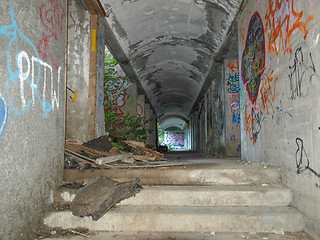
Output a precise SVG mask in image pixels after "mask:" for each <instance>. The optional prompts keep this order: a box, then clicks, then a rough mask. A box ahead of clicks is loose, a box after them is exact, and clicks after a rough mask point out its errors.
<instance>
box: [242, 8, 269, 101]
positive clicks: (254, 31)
mask: <svg viewBox="0 0 320 240" xmlns="http://www.w3.org/2000/svg"><path fill="white" fill-rule="evenodd" d="M264 44H265V40H264V30H263V23H262V21H261V17H260V15H259V13H258V12H255V13H254V14H253V15H252V17H251V20H250V23H249V27H248V33H247V38H246V42H245V48H244V52H243V55H242V62H241V75H242V80H243V82H244V84H245V85H246V89H247V92H248V95H249V98H250V100H251V102H252V103H254V102H255V101H256V99H257V97H258V91H259V86H260V80H261V76H262V74H263V71H264V68H265V48H264Z"/></svg>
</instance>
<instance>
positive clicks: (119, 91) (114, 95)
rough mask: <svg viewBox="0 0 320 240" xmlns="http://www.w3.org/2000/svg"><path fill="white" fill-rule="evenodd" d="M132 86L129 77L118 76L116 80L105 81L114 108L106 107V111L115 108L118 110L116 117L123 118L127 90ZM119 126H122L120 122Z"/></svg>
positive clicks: (108, 96)
mask: <svg viewBox="0 0 320 240" xmlns="http://www.w3.org/2000/svg"><path fill="white" fill-rule="evenodd" d="M130 87H131V82H130V80H129V79H128V78H123V77H118V78H117V79H116V80H115V81H114V80H113V79H110V80H108V81H107V82H106V83H105V90H106V91H105V92H106V96H107V101H108V102H109V103H110V104H111V107H112V108H110V107H109V108H106V109H105V111H110V110H113V111H115V112H116V118H117V119H119V120H120V119H122V118H123V117H124V112H123V111H122V107H124V106H125V105H126V91H127V90H128V89H129V88H130ZM116 126H117V128H121V127H122V126H121V125H120V124H116Z"/></svg>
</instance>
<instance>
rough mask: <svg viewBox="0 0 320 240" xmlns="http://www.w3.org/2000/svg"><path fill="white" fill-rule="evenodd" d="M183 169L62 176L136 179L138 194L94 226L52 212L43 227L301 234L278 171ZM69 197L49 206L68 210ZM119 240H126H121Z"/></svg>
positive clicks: (68, 193)
mask: <svg viewBox="0 0 320 240" xmlns="http://www.w3.org/2000/svg"><path fill="white" fill-rule="evenodd" d="M183 163H184V166H179V167H170V168H156V169H131V170H128V169H108V170H97V171H94V172H92V171H85V172H79V171H77V170H67V171H66V172H65V180H66V181H77V182H83V181H89V180H90V178H92V177H94V176H101V175H102V176H103V175H104V176H108V177H111V178H113V179H116V180H118V181H127V180H132V179H135V178H136V177H139V178H140V179H141V181H142V184H143V185H144V189H143V190H142V191H141V192H140V193H138V194H137V195H136V197H133V198H130V199H127V200H125V201H123V202H121V203H120V204H118V205H117V206H116V207H115V208H113V209H111V210H110V211H109V212H107V213H106V214H105V215H104V216H103V217H102V218H101V219H100V220H98V221H93V220H91V217H85V218H80V217H76V216H73V215H72V213H71V212H70V211H54V212H48V213H47V214H46V215H45V217H44V224H45V225H47V226H48V227H61V228H67V229H68V228H73V229H74V228H88V229H89V230H90V231H104V232H118V233H120V232H132V233H135V234H138V232H140V233H141V234H142V235H143V234H146V233H157V234H159V233H160V234H161V233H163V234H168V233H169V234H173V233H185V234H186V233H189V234H199V233H203V234H211V237H212V236H213V234H214V236H216V235H215V233H220V232H222V233H231V234H238V233H249V232H251V233H252V232H254V233H256V232H259V233H274V234H279V233H281V234H282V233H284V232H299V231H303V229H304V219H303V217H302V215H301V214H300V213H299V212H298V211H297V210H296V209H294V208H292V207H290V202H291V200H292V194H291V191H290V190H289V189H288V188H287V187H286V186H284V185H283V184H282V183H281V176H280V170H279V169H277V168H274V167H270V166H266V165H246V164H240V163H239V162H237V161H232V160H214V159H202V160H201V159H198V160H197V161H191V160H190V161H188V160H186V161H183ZM75 191H76V190H75V189H67V188H61V189H59V190H57V191H56V193H55V201H56V202H59V203H63V204H68V203H70V201H71V200H72V198H73V197H74V194H75ZM105 234H107V233H105ZM109 234H110V233H109ZM131 236H132V234H131ZM193 237H194V236H193ZM193 237H190V238H187V237H185V238H175V239H193ZM96 239H100V238H96ZM101 239H108V238H105V236H104V237H102V238H101ZM110 239H111V238H110ZM122 239H127V238H125V237H124V236H123V237H122ZM130 239H144V238H142V237H141V236H140V237H137V238H130ZM146 239H157V238H151V237H150V238H146ZM159 239H170V238H159ZM201 239H207V238H201ZM208 239H215V238H208ZM217 239H224V238H217ZM225 239H229V238H225ZM257 239H259V238H257ZM261 239H262V238H261ZM265 239H273V238H265ZM274 239H276V238H274ZM277 239H278V238H277ZM279 239H280V238H279Z"/></svg>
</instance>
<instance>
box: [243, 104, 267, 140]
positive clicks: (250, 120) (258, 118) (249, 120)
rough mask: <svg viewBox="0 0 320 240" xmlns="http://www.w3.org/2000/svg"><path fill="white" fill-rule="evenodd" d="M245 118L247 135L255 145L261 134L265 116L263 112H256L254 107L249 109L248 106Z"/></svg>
mask: <svg viewBox="0 0 320 240" xmlns="http://www.w3.org/2000/svg"><path fill="white" fill-rule="evenodd" d="M245 118H246V133H247V134H248V136H249V138H250V140H251V141H252V143H253V144H255V143H256V141H257V139H258V136H259V134H260V131H261V126H262V122H263V121H264V119H265V117H264V116H263V112H262V111H255V109H254V107H252V108H251V109H249V107H248V105H246V108H245Z"/></svg>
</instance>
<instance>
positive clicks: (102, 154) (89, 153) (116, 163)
mask: <svg viewBox="0 0 320 240" xmlns="http://www.w3.org/2000/svg"><path fill="white" fill-rule="evenodd" d="M111 140H112V139H111V137H109V136H102V137H100V138H97V139H94V140H91V141H89V142H86V143H84V144H82V145H80V144H77V143H76V142H72V141H67V143H66V146H65V168H66V169H72V168H73V169H74V168H76V169H89V168H100V169H101V168H141V167H144V168H147V167H167V166H173V165H174V166H177V165H181V164H165V163H163V161H166V159H165V156H164V154H162V153H159V152H157V151H154V150H152V149H149V148H147V147H146V145H145V144H144V143H143V142H137V141H132V140H122V139H116V141H117V145H119V146H121V148H123V150H120V149H119V148H118V147H114V146H112V144H111V142H112V141H111Z"/></svg>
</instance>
